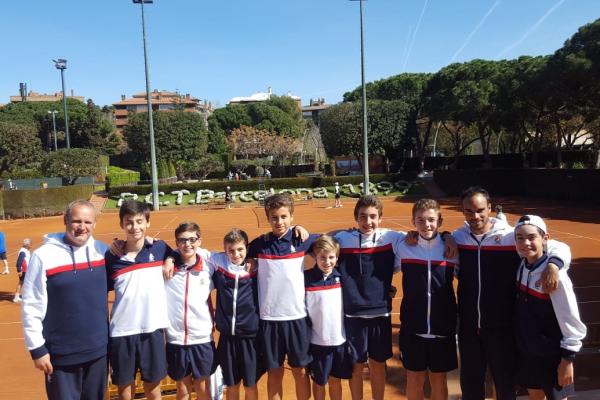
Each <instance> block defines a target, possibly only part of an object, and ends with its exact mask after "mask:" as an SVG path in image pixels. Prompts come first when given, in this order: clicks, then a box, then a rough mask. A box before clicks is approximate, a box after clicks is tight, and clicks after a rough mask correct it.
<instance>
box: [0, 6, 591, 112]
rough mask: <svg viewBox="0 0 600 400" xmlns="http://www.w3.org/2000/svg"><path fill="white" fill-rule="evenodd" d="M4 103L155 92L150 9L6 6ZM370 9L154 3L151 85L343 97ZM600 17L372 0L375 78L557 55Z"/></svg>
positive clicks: (369, 71)
mask: <svg viewBox="0 0 600 400" xmlns="http://www.w3.org/2000/svg"><path fill="white" fill-rule="evenodd" d="M3 3H4V4H3V5H2V11H1V13H0V34H1V37H2V46H1V47H0V48H1V49H2V53H3V59H4V61H3V62H2V66H1V67H0V103H7V102H8V101H9V96H10V95H16V94H18V89H19V82H27V84H28V88H29V90H34V91H36V92H42V93H53V92H55V91H60V74H59V72H58V71H57V70H56V69H55V68H54V65H53V63H52V62H51V59H52V58H66V59H68V69H67V71H66V75H65V76H66V85H67V91H68V92H70V90H71V89H73V90H74V91H75V93H76V94H78V95H82V96H85V97H86V98H92V99H93V100H94V101H95V102H96V104H99V105H105V104H111V103H113V102H116V101H119V100H120V95H121V94H125V95H127V96H128V97H129V96H130V95H131V94H133V93H137V92H141V91H143V90H145V86H144V85H145V82H144V65H143V49H142V33H141V22H140V20H141V18H140V9H139V5H134V4H133V3H132V2H131V0H102V1H98V0H97V1H89V0H80V1H73V0H52V1H42V0H33V1H5V2H3ZM358 7H359V4H358V2H352V1H348V0H302V1H296V0H252V1H250V0H229V1H227V0H213V1H206V0H155V1H154V4H152V5H148V6H147V7H146V24H147V32H148V46H149V59H150V71H151V72H150V75H151V76H150V78H151V84H152V88H155V89H161V90H163V89H164V90H175V89H177V90H179V91H180V92H181V93H191V94H192V95H194V96H196V97H198V98H200V99H207V100H209V101H212V102H213V104H216V105H218V106H224V105H225V104H227V102H228V101H229V99H231V98H232V97H234V96H248V95H250V94H252V93H254V92H259V91H266V90H267V87H268V86H271V87H272V88H273V91H274V92H275V93H277V94H285V93H286V92H288V91H291V92H292V93H293V94H295V95H298V96H300V97H302V102H303V104H306V103H308V101H309V99H310V98H311V97H313V98H314V97H324V98H325V99H326V100H327V102H329V103H336V102H338V101H340V100H341V97H342V94H343V93H344V92H345V91H348V90H351V89H353V88H354V87H356V86H357V85H359V84H360V47H359V45H360V36H359V34H360V33H359V8H358ZM599 17H600V1H599V0H369V1H366V2H365V3H364V22H365V51H366V77H367V81H371V80H376V79H381V78H384V77H388V76H390V75H395V74H398V73H401V72H435V71H437V70H439V69H440V68H442V67H444V66H445V65H448V64H449V63H450V62H452V61H456V62H462V61H467V60H471V59H474V58H484V59H502V58H514V57H518V56H519V55H524V54H527V55H540V54H550V53H552V52H553V51H554V50H556V49H557V48H559V47H561V46H562V44H563V42H564V41H565V40H566V39H567V38H569V37H570V36H571V35H572V34H573V33H574V32H575V31H576V30H577V28H578V27H580V26H581V25H583V24H586V23H588V22H592V21H593V20H595V19H596V18H599Z"/></svg>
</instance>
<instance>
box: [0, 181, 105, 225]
mask: <svg viewBox="0 0 600 400" xmlns="http://www.w3.org/2000/svg"><path fill="white" fill-rule="evenodd" d="M0 193H1V196H2V203H3V205H4V216H5V218H26V217H41V216H46V215H58V214H62V213H63V212H64V210H65V208H66V207H67V205H68V204H69V203H70V202H72V201H73V200H77V199H86V200H87V199H89V198H90V197H91V196H92V193H94V185H73V186H63V187H57V188H50V189H36V190H3V191H2V192H0Z"/></svg>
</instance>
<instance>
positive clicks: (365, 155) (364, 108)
mask: <svg viewBox="0 0 600 400" xmlns="http://www.w3.org/2000/svg"><path fill="white" fill-rule="evenodd" d="M350 1H358V2H359V3H360V78H361V87H362V120H363V121H362V125H363V193H364V194H369V141H368V132H367V87H366V86H365V41H364V26H363V4H362V3H363V1H366V0H350Z"/></svg>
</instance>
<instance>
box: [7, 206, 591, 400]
mask: <svg viewBox="0 0 600 400" xmlns="http://www.w3.org/2000/svg"><path fill="white" fill-rule="evenodd" d="M412 201H413V199H403V200H399V201H396V200H393V199H385V200H384V204H385V208H384V216H383V226H384V227H387V228H391V229H396V230H403V231H405V230H408V229H410V227H411V223H410V207H411V206H412ZM494 203H495V204H497V203H501V204H502V205H503V206H504V212H505V213H506V214H507V216H508V219H509V222H510V223H511V224H514V222H515V220H516V218H518V216H520V215H521V214H524V213H532V214H533V213H535V214H539V215H542V216H543V217H544V218H547V220H548V221H547V222H548V229H549V231H550V235H551V237H552V238H555V239H558V240H561V241H564V242H566V243H567V244H569V245H570V246H571V250H572V252H573V262H572V267H571V272H570V275H571V277H572V279H573V281H574V283H575V286H576V293H577V295H578V300H579V302H580V312H581V314H582V319H583V320H584V322H586V323H587V325H588V337H589V338H590V340H591V341H589V342H588V343H590V344H592V345H593V346H595V347H598V346H599V344H600V343H599V342H600V301H599V299H600V296H599V295H598V294H596V293H597V292H598V288H600V224H599V222H600V209H598V208H592V207H590V206H588V205H582V204H578V203H566V202H550V201H540V200H520V199H516V198H507V199H494ZM332 204H333V200H331V201H329V202H325V201H322V202H321V201H315V202H314V203H313V204H310V205H298V206H297V207H296V211H295V219H294V222H295V223H298V224H302V225H303V226H305V227H306V228H308V229H309V230H310V231H311V232H327V231H331V230H335V229H341V228H348V227H352V226H354V219H353V216H352V209H353V205H354V202H353V201H352V200H345V202H344V207H343V208H338V209H336V208H329V206H331V205H332ZM441 204H442V206H443V216H444V225H443V229H447V230H453V229H455V228H457V227H459V226H460V225H461V224H462V222H463V217H462V214H460V210H459V208H458V207H457V205H458V200H457V199H453V198H449V199H442V200H441ZM184 220H193V221H196V222H198V223H199V224H200V226H201V228H202V239H203V243H202V244H203V247H206V248H208V249H210V250H217V251H221V250H222V249H221V247H222V245H221V240H222V237H223V234H224V233H225V232H226V231H227V230H228V229H229V228H231V227H239V228H242V229H244V230H246V232H248V234H249V236H250V237H251V238H253V237H256V236H257V235H258V234H260V233H263V232H266V231H268V230H269V227H268V225H267V222H266V219H265V216H264V212H263V211H262V209H260V208H253V207H244V208H234V209H229V210H199V209H197V208H183V209H173V208H172V209H164V210H163V211H160V212H157V213H154V214H153V215H152V219H151V227H150V231H149V234H150V235H152V236H155V237H158V238H161V239H164V240H166V241H167V242H168V243H169V244H171V245H173V244H174V240H173V231H174V230H175V227H176V226H177V225H178V223H179V222H181V221H184ZM0 230H1V231H3V232H4V233H5V235H6V241H7V255H8V259H9V265H10V267H11V274H10V275H0V359H1V360H2V361H1V362H0V399H23V400H39V399H42V398H45V393H44V387H43V377H42V374H41V372H39V371H37V370H35V369H34V368H33V364H32V362H31V359H30V357H29V353H28V352H27V351H26V349H25V346H24V340H23V333H22V328H21V322H20V306H19V305H17V304H14V303H12V297H13V293H14V289H15V285H16V283H17V279H18V278H17V275H16V273H15V269H14V264H15V261H16V256H17V252H18V250H19V247H20V245H21V241H22V239H23V238H25V237H29V238H31V239H32V240H33V245H34V248H35V247H37V246H38V245H40V244H41V242H42V235H43V234H45V233H48V232H55V231H62V230H64V226H63V224H62V217H48V218H40V219H30V220H13V221H0ZM121 236H122V234H121V231H120V228H119V225H118V214H117V213H116V212H113V211H105V212H104V213H102V214H101V215H99V217H98V222H97V226H96V232H95V237H96V238H98V239H100V240H103V241H105V242H109V241H111V240H112V238H114V237H121ZM400 280H401V276H400V274H398V275H396V276H395V278H394V284H395V286H396V287H398V288H399V289H400V287H401V284H400ZM401 296H402V293H401V290H399V291H398V294H397V296H396V298H395V299H394V302H393V313H394V315H393V320H392V321H393V330H394V358H393V359H392V360H390V361H388V364H387V368H388V370H387V371H388V372H387V376H388V385H387V388H386V399H403V398H405V396H404V390H405V372H404V370H403V368H402V365H401V363H400V361H399V360H398V346H397V339H398V336H397V333H398V329H399V319H398V311H399V308H400V300H401ZM586 360H587V361H586ZM588 364H590V365H588ZM594 364H595V365H594ZM599 364H600V363H598V357H597V356H596V357H595V358H594V359H593V360H590V359H589V357H586V356H582V357H580V361H578V362H577V363H576V376H577V375H578V374H579V376H577V385H578V386H577V389H578V390H583V389H591V388H595V389H597V388H599V387H600V374H599V373H598V370H599V369H600V367H599V366H598V365H599ZM593 369H595V371H594V370H593ZM285 379H286V380H285V382H284V390H285V396H284V398H286V399H293V398H295V394H294V389H293V388H294V385H293V380H292V378H291V373H289V372H287V373H286V375H285ZM449 383H450V395H451V396H452V395H453V394H458V393H459V392H460V391H459V388H458V384H457V380H456V374H454V376H453V377H451V379H450V382H449ZM259 391H260V393H266V377H264V378H263V379H262V380H261V382H260V384H259ZM344 391H345V395H344V398H349V393H348V389H347V386H346V385H344ZM261 398H262V396H261ZM365 398H370V388H369V384H368V382H366V383H365ZM578 398H579V397H578Z"/></svg>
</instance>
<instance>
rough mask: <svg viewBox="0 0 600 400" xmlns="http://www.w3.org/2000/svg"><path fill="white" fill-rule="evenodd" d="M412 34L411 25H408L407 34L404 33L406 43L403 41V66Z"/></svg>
mask: <svg viewBox="0 0 600 400" xmlns="http://www.w3.org/2000/svg"><path fill="white" fill-rule="evenodd" d="M411 35H412V25H410V26H409V27H408V35H406V43H404V54H402V56H403V57H402V58H403V59H404V64H403V68H404V67H405V66H406V57H408V46H409V44H410V40H411Z"/></svg>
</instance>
